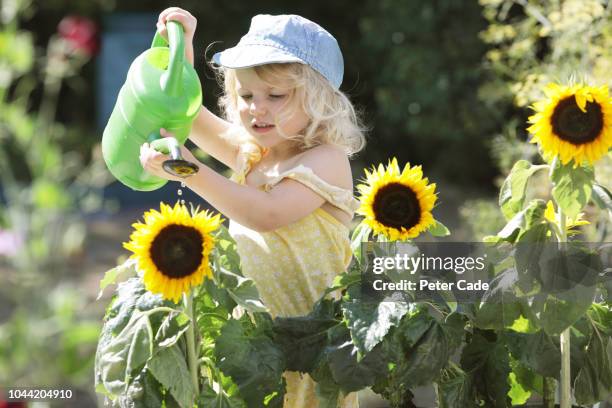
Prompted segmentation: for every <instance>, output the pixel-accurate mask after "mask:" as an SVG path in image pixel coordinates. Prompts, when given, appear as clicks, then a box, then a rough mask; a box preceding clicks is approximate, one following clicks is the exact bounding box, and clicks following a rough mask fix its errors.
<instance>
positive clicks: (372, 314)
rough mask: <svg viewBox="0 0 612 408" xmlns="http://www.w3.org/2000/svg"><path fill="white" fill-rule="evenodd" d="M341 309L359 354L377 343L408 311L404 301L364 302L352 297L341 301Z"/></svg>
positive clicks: (367, 350) (369, 349)
mask: <svg viewBox="0 0 612 408" xmlns="http://www.w3.org/2000/svg"><path fill="white" fill-rule="evenodd" d="M342 311H343V313H344V318H345V319H346V321H347V323H348V326H349V329H350V331H351V338H352V339H353V342H354V343H355V345H356V346H357V348H358V349H359V352H360V353H361V354H365V353H367V352H369V351H371V350H372V349H373V348H374V347H375V346H376V345H377V344H379V343H380V342H381V341H382V339H383V337H385V336H386V334H387V333H388V332H389V329H390V328H391V327H393V326H397V325H398V324H399V322H400V321H401V320H402V317H403V316H404V315H405V314H406V313H407V312H408V305H407V304H406V303H404V302H380V303H373V302H365V301H362V300H360V299H354V300H352V301H349V302H343V303H342Z"/></svg>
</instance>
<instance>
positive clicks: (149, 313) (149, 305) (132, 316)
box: [95, 278, 174, 397]
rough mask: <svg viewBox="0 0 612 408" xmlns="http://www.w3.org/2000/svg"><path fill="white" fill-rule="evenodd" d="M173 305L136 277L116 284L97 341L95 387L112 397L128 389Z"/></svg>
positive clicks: (152, 346)
mask: <svg viewBox="0 0 612 408" xmlns="http://www.w3.org/2000/svg"><path fill="white" fill-rule="evenodd" d="M172 306H174V303H172V302H168V301H164V300H163V299H162V298H161V296H159V295H153V294H152V293H150V292H148V291H146V290H145V288H144V285H143V284H142V281H141V280H140V279H139V278H130V279H128V280H127V281H125V282H122V283H120V284H119V286H118V288H117V296H116V297H115V298H114V300H113V303H112V305H111V307H110V308H109V309H108V312H107V314H106V317H105V323H104V326H103V327H102V331H101V333H100V339H99V341H98V349H97V351H96V358H95V384H96V387H99V388H100V389H104V390H106V393H107V394H110V395H113V396H115V397H116V396H118V395H121V394H124V395H125V394H126V393H127V392H128V389H129V387H130V385H131V383H132V382H133V381H134V378H135V377H137V376H138V375H139V373H140V372H141V370H142V368H143V366H144V364H145V362H146V361H147V360H148V359H149V358H150V357H151V355H152V354H153V353H154V340H155V338H154V336H155V333H158V329H159V327H160V325H161V324H162V321H163V319H164V317H165V316H166V314H167V313H168V311H171V310H172V309H171V307H172ZM161 333H168V334H169V333H170V331H168V330H166V329H164V330H162V331H161ZM160 336H161V334H160ZM164 338H165V337H164Z"/></svg>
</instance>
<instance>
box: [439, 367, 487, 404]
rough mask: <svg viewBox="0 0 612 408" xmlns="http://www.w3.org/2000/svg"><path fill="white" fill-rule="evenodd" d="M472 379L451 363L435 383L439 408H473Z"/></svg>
mask: <svg viewBox="0 0 612 408" xmlns="http://www.w3.org/2000/svg"><path fill="white" fill-rule="evenodd" d="M472 381H473V380H472V378H471V377H470V376H469V375H468V374H467V373H465V371H463V370H462V369H461V368H459V367H458V366H457V365H455V364H453V363H452V362H451V363H450V365H449V366H448V367H446V368H444V369H443V370H442V372H441V374H440V378H439V379H438V380H437V381H436V398H437V401H438V407H439V408H475V407H476V406H477V405H476V403H475V401H474V392H473V390H472Z"/></svg>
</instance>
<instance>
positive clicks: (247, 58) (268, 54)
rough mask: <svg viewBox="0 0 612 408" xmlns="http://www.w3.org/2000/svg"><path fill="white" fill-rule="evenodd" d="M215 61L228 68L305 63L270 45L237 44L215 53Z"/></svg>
mask: <svg viewBox="0 0 612 408" xmlns="http://www.w3.org/2000/svg"><path fill="white" fill-rule="evenodd" d="M212 60H213V62H214V63H215V64H216V65H220V66H223V67H226V68H232V69H240V68H251V67H256V66H258V65H265V64H280V63H288V62H297V63H300V64H305V63H306V62H304V60H302V59H300V58H298V57H296V56H295V55H292V54H290V53H288V52H287V51H284V50H281V49H279V48H277V47H273V46H269V45H262V44H257V45H237V46H235V47H233V48H228V49H227V50H224V51H221V52H218V53H216V54H215V55H213V57H212Z"/></svg>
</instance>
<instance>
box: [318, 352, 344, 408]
mask: <svg viewBox="0 0 612 408" xmlns="http://www.w3.org/2000/svg"><path fill="white" fill-rule="evenodd" d="M312 378H313V379H314V380H315V381H316V382H317V384H316V388H315V392H316V394H317V398H318V399H319V408H337V406H338V399H339V398H340V386H339V385H338V384H336V382H335V381H334V378H333V375H332V373H331V370H330V368H329V364H327V362H326V361H325V360H321V361H320V362H319V364H318V366H317V367H316V369H315V370H314V371H313V373H312Z"/></svg>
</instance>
